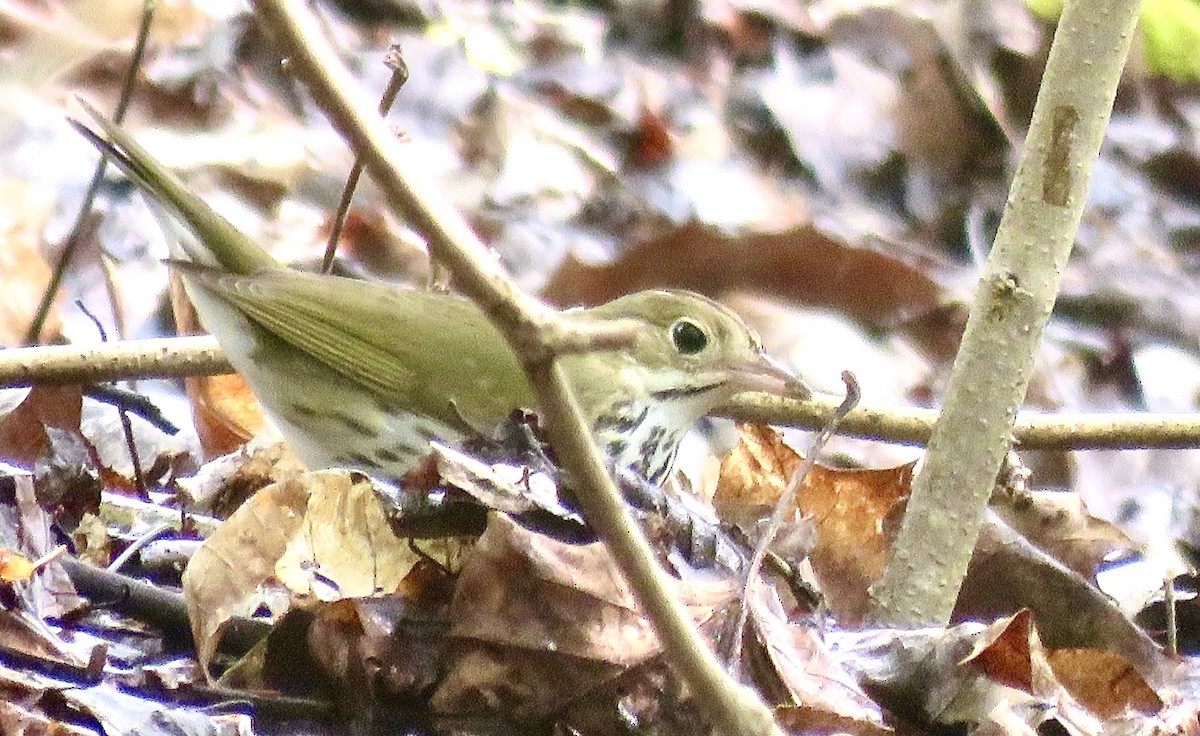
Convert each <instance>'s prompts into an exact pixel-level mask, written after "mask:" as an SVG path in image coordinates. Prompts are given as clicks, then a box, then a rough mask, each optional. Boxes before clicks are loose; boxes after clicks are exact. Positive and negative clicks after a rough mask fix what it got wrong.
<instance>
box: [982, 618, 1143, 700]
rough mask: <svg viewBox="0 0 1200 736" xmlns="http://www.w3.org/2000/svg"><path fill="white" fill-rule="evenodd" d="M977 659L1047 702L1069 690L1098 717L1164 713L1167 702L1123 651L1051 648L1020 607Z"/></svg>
mask: <svg viewBox="0 0 1200 736" xmlns="http://www.w3.org/2000/svg"><path fill="white" fill-rule="evenodd" d="M963 662H964V663H967V662H975V663H976V664H978V665H980V666H981V667H982V668H983V671H984V672H985V673H986V674H987V676H988V677H989V678H991V679H992V680H993V681H995V682H999V683H1001V684H1004V685H1007V686H1009V687H1013V688H1017V689H1019V690H1023V691H1025V692H1027V693H1030V694H1032V695H1036V696H1038V697H1041V698H1043V699H1046V700H1053V699H1057V698H1058V696H1057V691H1058V690H1059V689H1060V688H1064V689H1065V690H1066V692H1068V693H1070V695H1071V696H1072V697H1073V698H1074V699H1075V700H1077V701H1078V702H1079V704H1081V705H1082V706H1083V707H1085V708H1087V709H1088V710H1089V711H1090V712H1091V714H1092V715H1094V716H1095V717H1097V718H1100V719H1104V720H1109V719H1112V718H1116V717H1118V716H1122V715H1124V714H1126V713H1127V712H1128V711H1130V710H1133V711H1137V712H1140V713H1142V714H1144V715H1153V714H1155V713H1158V712H1159V711H1160V710H1161V709H1162V707H1163V701H1162V700H1161V699H1160V698H1159V697H1158V695H1157V694H1156V693H1155V692H1154V690H1153V689H1152V688H1151V687H1150V685H1149V684H1148V683H1147V682H1146V681H1145V680H1144V679H1143V678H1142V677H1141V676H1140V675H1139V674H1138V673H1137V672H1136V671H1135V670H1134V669H1133V668H1132V667H1130V666H1129V663H1128V662H1127V661H1126V660H1125V659H1123V658H1122V657H1120V656H1119V655H1116V654H1113V653H1111V652H1106V651H1104V650H1101V649H1082V648H1080V649H1049V650H1048V649H1046V648H1044V647H1043V646H1042V643H1041V639H1040V637H1038V635H1037V629H1036V628H1035V627H1034V622H1033V614H1032V613H1030V612H1029V611H1020V612H1018V613H1016V614H1014V615H1013V616H1011V617H1009V618H1006V619H1001V620H1000V621H997V622H996V623H994V624H992V625H991V626H989V627H988V630H987V632H986V633H985V634H984V635H983V636H982V637H980V639H979V642H978V644H977V645H976V648H975V651H974V652H972V654H971V655H970V656H968V657H967V658H965V659H964V660H963Z"/></svg>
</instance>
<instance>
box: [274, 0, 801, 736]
mask: <svg viewBox="0 0 1200 736" xmlns="http://www.w3.org/2000/svg"><path fill="white" fill-rule="evenodd" d="M254 6H255V8H256V10H257V11H258V13H259V16H260V18H261V20H262V22H263V24H264V25H265V26H266V27H267V29H268V30H269V31H270V32H271V33H272V35H273V36H274V37H275V40H276V41H277V42H278V43H279V45H280V47H281V49H282V50H283V52H284V54H285V55H286V56H287V58H288V61H289V64H290V68H291V69H292V70H294V72H295V74H296V76H297V77H299V78H300V79H301V80H302V81H303V82H304V83H305V85H306V86H307V87H308V90H309V93H310V94H311V95H312V97H313V99H314V100H315V101H316V103H317V104H318V105H319V106H320V107H321V109H322V110H323V111H324V112H325V114H326V115H327V116H329V118H330V120H331V121H332V123H333V124H334V126H335V127H336V128H337V129H338V130H339V131H340V132H341V134H342V135H343V136H344V137H345V138H346V139H347V141H348V142H349V143H350V145H351V147H352V148H353V149H354V151H355V153H356V154H357V155H358V156H359V157H361V160H362V161H363V162H364V163H365V164H366V168H367V171H368V172H369V173H370V174H371V176H372V178H374V179H375V182H376V183H377V184H378V185H379V188H380V189H381V190H382V191H383V193H384V196H385V197H386V198H387V200H388V202H389V204H390V205H391V206H392V207H393V208H395V209H396V210H397V211H398V212H399V213H400V214H401V215H403V216H404V217H405V218H406V220H407V221H408V223H409V224H410V225H411V226H412V227H413V229H414V230H416V231H417V232H418V233H420V234H421V235H422V236H423V237H424V238H425V240H426V242H427V244H428V246H429V250H430V252H431V254H432V255H433V256H434V257H435V258H436V259H437V260H438V261H440V262H441V263H443V264H445V266H446V267H448V268H449V269H450V270H451V272H452V273H453V274H454V277H455V282H456V285H457V286H458V287H459V288H460V289H461V290H462V291H463V293H465V294H466V295H467V296H469V297H471V298H472V299H473V300H475V302H476V303H477V304H478V305H479V306H480V308H481V309H483V310H484V312H485V313H486V314H487V315H488V316H489V317H490V318H491V319H492V321H493V322H494V323H495V324H496V326H497V328H498V329H499V330H500V331H501V332H502V333H503V334H504V335H505V337H506V338H507V339H508V340H509V342H510V344H511V345H512V347H513V350H514V352H515V353H516V354H517V355H518V357H520V358H521V361H522V364H523V366H524V368H525V371H526V373H527V374H528V376H529V380H530V383H531V384H532V386H533V388H534V392H535V394H536V396H537V401H538V406H539V408H540V410H541V412H542V414H543V415H544V419H545V420H546V430H547V434H548V435H549V437H550V441H551V443H552V444H553V445H554V448H555V450H556V451H557V452H558V455H559V457H560V458H561V460H562V461H563V464H564V465H565V466H566V467H567V468H568V469H569V470H570V471H571V473H572V475H573V476H574V477H575V478H576V479H577V480H578V482H579V483H580V485H581V487H580V489H579V497H580V502H581V505H582V506H583V510H584V516H585V517H586V518H587V520H588V523H589V524H591V525H592V527H593V528H594V529H595V530H596V532H597V533H598V535H599V536H600V538H601V539H603V540H604V542H605V545H606V546H607V548H608V550H609V552H610V553H611V554H612V556H613V559H614V560H615V561H616V563H617V565H618V567H620V569H621V571H622V573H623V574H624V575H625V577H626V579H627V581H628V582H629V584H630V587H631V588H632V589H633V590H634V593H635V595H636V597H637V600H638V602H639V603H640V604H641V606H642V608H643V610H644V611H645V612H646V614H647V615H648V617H649V618H650V620H651V621H652V623H653V624H654V628H655V631H656V632H657V633H658V636H659V639H660V641H661V642H662V643H663V647H664V649H665V651H666V654H667V656H668V658H669V659H670V661H671V662H672V663H673V664H674V665H675V666H676V667H677V668H678V670H679V672H680V674H681V675H682V676H683V678H684V680H685V681H686V682H687V683H688V685H689V687H690V688H691V690H692V692H693V694H694V695H695V696H696V702H697V703H698V704H699V705H700V706H701V707H702V708H703V709H704V710H705V714H706V716H707V717H708V719H709V722H710V725H711V726H712V727H714V728H715V729H716V730H717V731H719V732H722V733H727V734H762V733H779V729H778V727H777V726H776V725H775V723H774V718H773V716H772V714H771V711H770V709H768V708H767V707H766V706H765V705H764V704H763V703H762V702H761V701H760V700H759V699H758V698H757V696H756V695H755V694H754V693H753V691H751V690H749V689H747V688H745V687H744V686H741V685H739V684H738V683H736V682H734V681H733V680H732V679H731V678H729V677H728V676H727V675H726V674H725V673H724V671H723V670H722V669H721V667H720V664H719V662H718V661H717V659H716V657H715V655H713V653H712V651H711V650H709V648H708V647H707V646H706V645H705V644H704V642H703V640H702V639H701V638H700V635H699V633H698V632H697V631H696V629H695V627H694V626H693V625H692V624H691V621H690V619H689V618H688V616H687V614H686V612H685V610H684V608H683V606H682V605H681V604H680V603H679V602H678V601H677V600H675V598H674V597H673V596H672V595H671V594H670V592H669V591H668V589H667V586H666V573H664V572H663V570H662V569H661V568H660V567H659V566H658V564H657V563H656V562H655V559H654V555H653V552H652V551H651V548H650V545H649V544H648V543H647V542H646V540H645V538H644V537H642V535H641V533H640V532H639V531H638V530H637V527H636V526H635V525H634V524H633V522H632V520H631V518H630V516H629V513H628V511H627V510H626V508H625V506H624V503H623V501H622V500H621V497H620V494H619V493H618V492H617V489H616V487H615V485H614V484H613V482H612V479H611V478H610V477H609V475H608V472H607V470H606V469H605V467H604V463H603V461H602V460H601V458H600V454H599V452H598V450H597V449H596V447H595V445H594V443H593V442H592V440H591V433H590V431H589V429H588V426H587V424H586V422H585V421H584V418H583V415H582V414H581V412H580V410H579V407H578V405H577V403H576V402H575V400H574V397H573V394H572V392H571V388H570V386H569V385H568V384H567V382H566V380H565V376H564V374H563V371H562V368H561V365H560V364H559V362H558V355H559V354H560V352H561V351H560V347H561V346H562V345H563V343H564V342H567V343H570V342H577V341H575V340H572V339H571V338H570V337H569V334H570V333H571V329H570V328H571V321H570V319H569V318H567V317H564V316H562V315H559V314H558V313H557V312H555V311H553V310H551V309H549V308H548V307H546V306H545V305H543V304H541V303H540V302H538V301H537V300H536V299H534V298H532V297H530V296H529V295H527V294H525V293H523V292H522V291H521V290H520V289H519V288H518V287H517V286H516V284H515V283H514V282H513V281H512V280H511V279H510V278H509V277H508V276H507V274H505V273H504V271H503V270H502V269H501V268H500V266H499V264H498V263H497V262H496V261H495V260H494V259H492V258H490V257H489V256H488V254H487V252H486V250H485V248H484V246H483V244H482V243H481V242H480V241H479V239H478V238H477V237H476V236H475V234H474V233H473V232H472V231H471V229H470V227H468V225H467V223H466V221H465V220H464V219H463V218H462V216H461V215H460V214H459V213H457V212H456V211H454V210H453V209H452V208H451V207H450V206H449V205H448V204H447V203H446V202H445V201H444V200H443V199H441V198H440V197H438V196H437V195H436V193H435V192H433V191H432V190H431V189H430V187H429V185H428V183H427V182H426V181H425V180H424V178H423V177H422V176H421V175H420V172H418V171H416V170H414V169H413V167H412V165H411V164H410V163H408V162H407V161H406V159H405V157H404V156H403V155H402V152H401V151H400V148H399V146H398V145H397V143H396V141H395V139H394V137H393V136H392V134H391V132H390V131H389V130H388V129H387V127H386V126H385V125H384V122H383V120H382V119H381V118H380V117H379V116H378V115H377V114H376V113H375V112H374V107H375V106H374V105H373V104H372V103H371V101H370V100H369V99H368V98H367V96H366V95H365V93H364V92H362V90H361V89H359V88H358V86H357V85H356V83H355V82H354V80H353V79H352V78H351V76H350V74H349V72H348V71H347V70H346V68H345V67H344V65H343V64H342V63H341V61H340V60H339V59H338V58H337V56H336V54H335V53H334V51H333V49H332V48H331V46H330V44H329V42H328V41H327V40H326V39H325V38H324V36H323V35H322V34H321V32H320V28H319V25H318V24H317V22H316V19H315V18H314V17H313V16H312V14H311V13H310V12H309V10H308V9H307V8H306V7H305V5H304V4H303V3H302V2H300V0H256V2H255V3H254Z"/></svg>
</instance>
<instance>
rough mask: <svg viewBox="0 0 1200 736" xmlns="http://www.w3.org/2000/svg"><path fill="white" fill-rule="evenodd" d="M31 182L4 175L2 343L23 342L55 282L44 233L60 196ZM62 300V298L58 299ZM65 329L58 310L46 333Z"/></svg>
mask: <svg viewBox="0 0 1200 736" xmlns="http://www.w3.org/2000/svg"><path fill="white" fill-rule="evenodd" d="M48 194H49V193H48V192H45V191H38V189H37V188H35V187H31V186H30V185H29V184H28V183H26V182H22V181H15V180H12V179H5V178H0V243H4V247H3V248H0V273H2V274H4V288H3V289H0V346H4V345H19V344H21V342H22V340H24V339H25V330H26V328H27V327H28V326H29V324H30V323H31V322H32V321H33V312H34V310H35V309H36V308H37V305H38V303H39V302H41V299H42V294H43V292H45V290H46V286H47V285H48V284H49V283H50V265H49V264H48V263H46V259H45V258H43V257H42V251H41V242H42V238H41V234H42V230H43V228H44V227H45V226H46V220H47V219H48V218H49V216H50V213H51V212H52V211H53V202H54V197H53V196H48ZM56 304H57V302H56ZM60 329H62V322H61V318H60V317H59V315H58V310H57V309H52V310H51V312H50V316H49V319H47V321H46V326H45V328H44V329H43V330H42V334H43V335H55V334H58V331H59V330H60Z"/></svg>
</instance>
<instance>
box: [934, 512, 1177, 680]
mask: <svg viewBox="0 0 1200 736" xmlns="http://www.w3.org/2000/svg"><path fill="white" fill-rule="evenodd" d="M1021 609H1029V610H1030V611H1032V612H1033V615H1034V618H1035V620H1036V621H1037V626H1038V633H1039V635H1040V637H1041V640H1042V641H1044V642H1045V643H1046V645H1047V646H1050V647H1054V648H1079V647H1091V648H1097V649H1103V650H1107V651H1110V652H1113V653H1116V654H1119V655H1121V656H1122V657H1123V658H1124V659H1125V660H1126V661H1128V662H1129V663H1130V665H1131V666H1132V667H1134V668H1135V669H1136V670H1137V671H1138V672H1139V673H1140V675H1141V676H1142V677H1143V678H1145V679H1146V681H1147V682H1150V683H1151V685H1152V686H1155V687H1157V686H1159V685H1161V684H1162V683H1163V682H1164V677H1166V663H1165V661H1164V659H1163V655H1162V652H1161V650H1160V649H1159V648H1158V645H1156V644H1155V643H1154V641H1153V640H1152V639H1151V638H1150V637H1149V636H1148V635H1147V634H1146V632H1145V631H1143V630H1142V629H1141V628H1139V627H1138V626H1137V625H1136V624H1134V623H1133V622H1132V621H1130V620H1129V618H1128V617H1127V616H1126V615H1125V614H1124V613H1122V612H1121V610H1120V608H1119V607H1118V605H1117V604H1116V602H1114V601H1113V600H1112V599H1111V598H1109V597H1108V596H1106V595H1105V594H1104V593H1102V592H1101V591H1100V590H1098V589H1097V588H1096V587H1095V586H1094V585H1093V584H1092V583H1091V582H1090V581H1088V580H1087V579H1086V578H1084V577H1083V576H1081V575H1079V574H1078V573H1076V572H1075V571H1073V570H1070V569H1068V568H1066V567H1064V566H1063V565H1062V564H1061V563H1059V562H1058V561H1057V560H1055V559H1053V558H1051V557H1049V556H1048V555H1047V554H1046V553H1045V552H1043V551H1041V550H1040V549H1038V548H1037V547H1034V546H1033V545H1032V544H1031V543H1030V542H1029V541H1028V540H1027V539H1025V538H1024V537H1022V536H1021V535H1019V534H1017V533H1016V532H1014V531H1013V530H1012V529H1009V528H1008V527H1007V525H1005V524H1004V522H1003V521H1001V520H1000V519H998V518H996V516H995V515H994V514H992V513H990V512H989V519H988V522H987V523H986V524H985V525H984V527H983V531H982V533H981V534H980V538H979V543H978V544H977V545H976V547H975V553H974V556H973V557H972V559H971V564H970V567H969V568H968V570H967V577H966V578H965V579H964V581H963V585H962V589H961V590H960V591H959V596H958V602H957V604H956V606H955V609H954V620H957V621H962V620H991V619H994V618H998V617H1002V616H1009V615H1012V614H1014V613H1015V612H1017V611H1019V610H1021Z"/></svg>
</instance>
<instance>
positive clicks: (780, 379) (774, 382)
mask: <svg viewBox="0 0 1200 736" xmlns="http://www.w3.org/2000/svg"><path fill="white" fill-rule="evenodd" d="M731 368H732V371H731V372H732V374H733V375H734V379H733V381H732V383H733V384H734V385H735V386H736V387H737V388H738V390H740V391H761V392H763V393H767V394H775V395H777V396H787V397H789V398H795V399H807V398H809V397H811V396H812V391H811V390H810V389H809V388H808V386H807V385H805V383H804V381H801V380H800V379H799V378H798V377H797V376H796V374H795V373H792V371H791V370H790V369H789V368H788V367H787V366H785V365H784V364H783V363H780V362H779V361H778V360H776V359H775V358H772V357H771V356H770V355H767V354H766V353H761V352H760V353H759V354H758V355H756V356H754V357H753V358H752V359H750V360H747V361H745V362H743V363H740V364H738V365H734V366H731Z"/></svg>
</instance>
